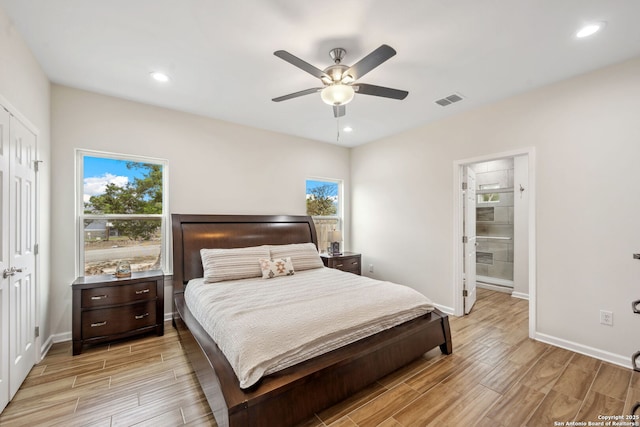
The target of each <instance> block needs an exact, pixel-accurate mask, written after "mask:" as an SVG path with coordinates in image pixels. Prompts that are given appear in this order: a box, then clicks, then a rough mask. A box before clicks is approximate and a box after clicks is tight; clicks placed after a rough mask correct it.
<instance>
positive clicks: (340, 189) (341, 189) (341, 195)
mask: <svg viewBox="0 0 640 427" xmlns="http://www.w3.org/2000/svg"><path fill="white" fill-rule="evenodd" d="M307 181H321V182H328V183H332V184H337V185H338V209H337V214H336V215H310V216H311V219H313V225H314V226H315V225H316V219H318V220H322V219H329V220H337V221H338V225H337V228H336V229H337V230H340V232H341V233H342V239H343V243H342V245H341V247H343V246H344V240H345V233H344V180H342V179H337V178H325V177H319V176H309V177H307V178H306V179H305V181H304V184H305V189H304V192H305V213H306V211H307V209H306V199H307ZM307 215H309V214H308V213H307ZM317 231H318V230H317V227H316V232H317ZM319 239H320V237H319V236H318V245H320V241H319ZM318 249H319V250H320V252H321V253H325V252H326V251H327V248H326V247H325V248H322V247H319V248H318Z"/></svg>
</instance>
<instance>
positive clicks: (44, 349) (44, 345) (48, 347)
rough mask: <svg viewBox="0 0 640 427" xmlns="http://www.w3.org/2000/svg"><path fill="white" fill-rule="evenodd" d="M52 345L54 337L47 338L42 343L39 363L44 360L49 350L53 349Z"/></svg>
mask: <svg viewBox="0 0 640 427" xmlns="http://www.w3.org/2000/svg"><path fill="white" fill-rule="evenodd" d="M52 345H53V339H52V337H49V338H47V340H46V341H45V342H43V343H42V346H41V347H40V360H39V361H38V363H40V362H42V359H44V357H45V356H46V355H47V353H49V350H51V346H52Z"/></svg>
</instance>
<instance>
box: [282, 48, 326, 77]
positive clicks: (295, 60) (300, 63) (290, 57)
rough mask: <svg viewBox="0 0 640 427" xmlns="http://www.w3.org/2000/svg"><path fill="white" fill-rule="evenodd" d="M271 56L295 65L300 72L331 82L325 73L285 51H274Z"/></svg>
mask: <svg viewBox="0 0 640 427" xmlns="http://www.w3.org/2000/svg"><path fill="white" fill-rule="evenodd" d="M273 54H274V55H275V56H277V57H278V58H281V59H284V60H285V61H287V62H288V63H289V64H291V65H295V66H296V67H298V68H300V69H301V70H303V71H306V72H307V73H309V74H311V75H312V76H314V77H317V78H319V79H321V78H323V77H324V78H327V79H329V80H331V77H329V75H328V74H327V73H325V72H324V71H322V70H321V69H319V68H316V67H314V66H313V65H311V64H309V63H308V62H305V61H303V60H302V59H300V58H298V57H297V56H294V55H292V54H290V53H289V52H287V51H286V50H276V51H275V52H273Z"/></svg>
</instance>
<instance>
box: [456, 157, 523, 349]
mask: <svg viewBox="0 0 640 427" xmlns="http://www.w3.org/2000/svg"><path fill="white" fill-rule="evenodd" d="M534 154H535V153H534V149H533V148H529V149H523V150H518V151H513V152H508V153H499V154H494V155H487V156H482V157H478V158H473V159H463V160H459V161H456V162H454V186H455V187H454V195H455V198H454V202H455V203H454V230H455V231H454V245H453V246H454V263H453V264H454V286H453V288H454V289H453V292H454V314H455V315H456V316H461V315H464V314H465V313H469V312H470V311H471V310H472V309H473V307H472V305H471V304H473V299H472V298H469V296H470V295H471V294H472V293H473V294H475V288H476V287H480V288H486V289H491V290H495V291H501V292H506V293H509V294H510V295H511V296H512V297H515V298H523V299H528V300H529V336H530V337H532V336H533V335H534V333H535V192H534V187H535V185H534V184H535V181H534V176H535V175H534V172H535V171H534ZM469 176H473V177H475V179H474V180H469V178H468V177H469ZM470 233H471V234H470ZM470 257H472V258H470Z"/></svg>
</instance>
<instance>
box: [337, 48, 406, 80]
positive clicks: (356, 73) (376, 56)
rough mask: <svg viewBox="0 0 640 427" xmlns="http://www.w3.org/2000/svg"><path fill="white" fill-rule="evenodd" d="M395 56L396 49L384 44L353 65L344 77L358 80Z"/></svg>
mask: <svg viewBox="0 0 640 427" xmlns="http://www.w3.org/2000/svg"><path fill="white" fill-rule="evenodd" d="M395 54H396V51H395V49H394V48H392V47H391V46H387V45H386V44H383V45H382V46H380V47H379V48H377V49H376V50H374V51H373V52H371V53H370V54H369V55H367V56H365V57H364V58H362V59H361V60H360V61H358V62H357V63H355V64H354V65H352V66H351V68H349V69H348V70H347V71H346V72H344V73H343V75H350V76H351V77H353V79H354V80H357V79H359V78H360V77H362V76H364V75H365V74H367V73H368V72H369V71H371V70H373V69H374V68H376V67H377V66H378V65H380V64H382V63H383V62H384V61H386V60H387V59H389V58H391V57H392V56H393V55H395Z"/></svg>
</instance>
